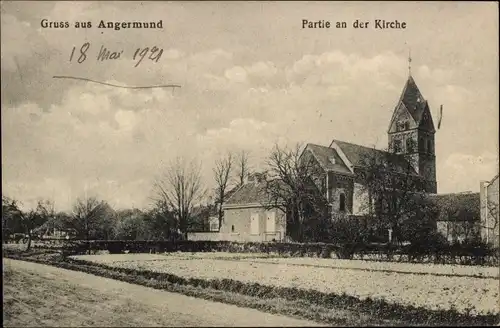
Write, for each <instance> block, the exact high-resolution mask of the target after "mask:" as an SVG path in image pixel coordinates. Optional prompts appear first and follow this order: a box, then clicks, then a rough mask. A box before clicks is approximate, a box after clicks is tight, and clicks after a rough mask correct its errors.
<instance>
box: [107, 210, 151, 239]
mask: <svg viewBox="0 0 500 328" xmlns="http://www.w3.org/2000/svg"><path fill="white" fill-rule="evenodd" d="M117 216H118V220H117V222H116V225H115V226H114V227H113V237H114V239H119V240H145V239H146V238H147V236H148V226H147V221H146V219H145V214H144V213H143V212H142V211H141V210H138V209H134V210H124V211H120V212H118V213H117Z"/></svg>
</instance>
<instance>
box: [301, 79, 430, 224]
mask: <svg viewBox="0 0 500 328" xmlns="http://www.w3.org/2000/svg"><path fill="white" fill-rule="evenodd" d="M435 132H436V131H435V129H434V123H433V121H432V115H431V112H430V108H429V104H428V102H427V101H426V100H425V99H424V97H423V96H422V94H421V93H420V91H419V89H418V87H417V85H416V83H415V80H414V79H413V77H412V76H411V74H410V75H409V76H408V80H407V81H406V84H405V86H404V88H403V91H402V93H401V96H400V98H399V100H398V102H397V105H396V107H395V109H394V112H393V115H392V118H391V120H390V123H389V129H388V131H387V134H388V147H387V151H385V150H379V149H374V148H370V147H366V146H362V145H357V144H354V143H350V142H345V141H340V140H333V141H332V142H331V143H330V145H329V146H322V145H316V144H307V146H306V147H305V149H304V151H303V153H302V155H301V158H303V159H306V160H307V159H310V158H312V159H313V160H314V161H315V162H316V163H317V165H318V166H319V167H320V168H321V178H320V183H321V185H322V186H324V187H325V189H326V195H325V196H326V197H327V200H328V203H329V206H330V207H331V212H332V213H345V214H348V215H359V216H362V215H365V214H367V211H368V210H369V207H367V206H364V205H365V204H366V203H371V202H372V199H371V197H372V196H371V195H369V194H368V192H367V191H366V190H364V189H365V188H364V185H363V179H362V176H363V174H364V172H366V170H367V169H368V165H369V164H370V163H369V162H368V161H366V159H368V158H370V159H373V160H375V161H378V160H380V161H385V162H386V163H387V164H386V169H387V170H388V171H389V172H391V174H395V175H398V174H405V175H406V177H407V176H410V177H411V179H413V180H415V181H416V182H417V183H415V186H419V187H418V188H416V189H415V191H418V192H425V193H436V192H437V182H436V155H435V147H434V135H435Z"/></svg>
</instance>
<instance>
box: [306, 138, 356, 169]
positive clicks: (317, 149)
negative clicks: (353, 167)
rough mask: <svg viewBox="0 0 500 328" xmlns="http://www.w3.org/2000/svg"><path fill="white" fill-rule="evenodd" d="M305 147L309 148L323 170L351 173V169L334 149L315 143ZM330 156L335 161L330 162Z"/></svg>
mask: <svg viewBox="0 0 500 328" xmlns="http://www.w3.org/2000/svg"><path fill="white" fill-rule="evenodd" d="M306 149H309V150H310V151H311V153H312V155H313V156H314V158H315V159H316V160H317V161H318V163H319V164H320V165H321V167H323V169H324V170H327V171H334V172H338V173H345V174H351V171H350V170H349V168H348V167H347V166H346V164H345V163H344V162H343V161H342V159H341V157H340V156H339V154H337V152H336V151H335V149H333V148H331V147H326V146H320V145H315V144H311V143H309V144H307V146H306ZM332 158H334V159H335V163H333V162H332V160H331V159H332Z"/></svg>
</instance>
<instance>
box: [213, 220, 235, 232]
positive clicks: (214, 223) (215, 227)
mask: <svg viewBox="0 0 500 328" xmlns="http://www.w3.org/2000/svg"><path fill="white" fill-rule="evenodd" d="M233 227H234V226H233ZM217 230H219V224H218V223H217V222H212V223H210V231H217Z"/></svg>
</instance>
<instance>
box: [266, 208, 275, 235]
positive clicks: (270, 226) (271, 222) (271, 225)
mask: <svg viewBox="0 0 500 328" xmlns="http://www.w3.org/2000/svg"><path fill="white" fill-rule="evenodd" d="M275 231H276V212H269V213H267V222H266V232H275Z"/></svg>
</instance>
